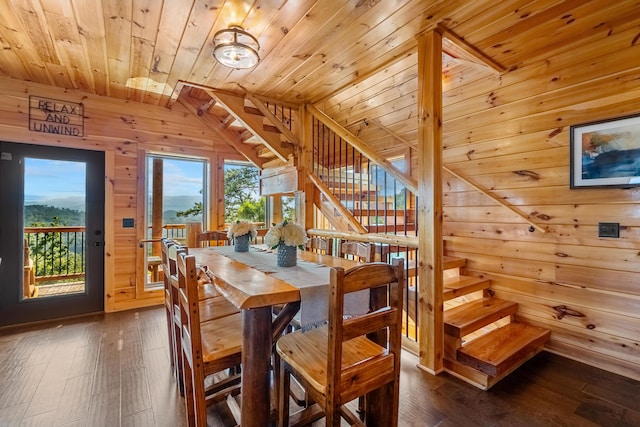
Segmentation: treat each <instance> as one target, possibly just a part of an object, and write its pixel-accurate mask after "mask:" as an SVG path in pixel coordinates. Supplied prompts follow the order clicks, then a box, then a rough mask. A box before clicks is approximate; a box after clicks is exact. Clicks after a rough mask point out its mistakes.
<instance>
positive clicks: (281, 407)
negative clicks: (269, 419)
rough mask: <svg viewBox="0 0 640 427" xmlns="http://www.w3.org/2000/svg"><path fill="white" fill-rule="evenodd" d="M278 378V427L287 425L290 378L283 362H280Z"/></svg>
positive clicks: (286, 426)
mask: <svg viewBox="0 0 640 427" xmlns="http://www.w3.org/2000/svg"><path fill="white" fill-rule="evenodd" d="M279 371H280V372H279V377H280V379H279V380H278V425H279V426H280V427H288V426H289V387H290V386H291V382H290V381H291V378H290V377H289V372H288V371H287V368H286V366H285V364H284V362H281V363H280V368H279Z"/></svg>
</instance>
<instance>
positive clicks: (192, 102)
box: [178, 97, 265, 169]
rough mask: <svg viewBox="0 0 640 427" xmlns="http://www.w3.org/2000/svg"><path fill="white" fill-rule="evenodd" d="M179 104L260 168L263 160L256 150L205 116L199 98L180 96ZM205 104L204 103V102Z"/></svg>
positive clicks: (235, 134)
mask: <svg viewBox="0 0 640 427" xmlns="http://www.w3.org/2000/svg"><path fill="white" fill-rule="evenodd" d="M178 102H179V103H180V105H182V106H183V107H184V108H185V109H186V110H187V111H188V112H190V113H192V114H193V115H194V116H196V117H198V118H199V119H200V121H201V122H202V124H203V125H204V126H206V127H207V128H208V129H211V130H212V131H213V132H215V133H216V134H217V135H218V136H220V138H221V139H222V140H223V141H224V142H226V143H227V144H229V145H230V146H231V147H233V148H234V149H235V150H236V151H237V152H238V153H240V154H241V155H242V156H244V157H245V158H246V159H247V160H249V161H250V162H251V163H253V164H254V165H256V166H258V167H259V168H261V169H262V166H263V164H264V162H265V160H264V159H262V158H260V157H258V155H257V154H256V152H255V151H254V150H253V148H251V147H250V146H249V145H247V144H244V143H243V142H242V139H241V138H240V136H239V135H238V134H237V133H235V132H233V131H230V130H229V129H227V128H225V127H224V126H223V125H222V124H221V123H220V122H218V121H217V120H215V119H211V118H209V117H207V115H206V114H204V112H205V111H206V110H203V109H202V106H203V103H202V101H200V100H197V99H193V98H190V97H181V98H179V99H178ZM204 105H206V103H205V104H204Z"/></svg>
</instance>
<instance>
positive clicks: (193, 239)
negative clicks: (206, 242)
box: [187, 222, 202, 248]
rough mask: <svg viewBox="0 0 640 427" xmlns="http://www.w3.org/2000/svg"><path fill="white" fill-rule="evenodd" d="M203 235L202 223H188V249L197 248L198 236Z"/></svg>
mask: <svg viewBox="0 0 640 427" xmlns="http://www.w3.org/2000/svg"><path fill="white" fill-rule="evenodd" d="M200 233H202V223H200V222H188V223H187V247H189V248H195V247H197V236H198V234H200Z"/></svg>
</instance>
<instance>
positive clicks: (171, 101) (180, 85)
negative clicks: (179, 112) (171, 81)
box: [167, 80, 185, 108]
mask: <svg viewBox="0 0 640 427" xmlns="http://www.w3.org/2000/svg"><path fill="white" fill-rule="evenodd" d="M184 87H185V82H183V81H182V80H178V83H177V84H176V87H175V88H173V92H171V97H170V98H169V101H168V102H167V108H171V106H172V105H173V104H175V102H176V101H177V100H178V98H179V97H180V93H181V92H182V89H183V88H184Z"/></svg>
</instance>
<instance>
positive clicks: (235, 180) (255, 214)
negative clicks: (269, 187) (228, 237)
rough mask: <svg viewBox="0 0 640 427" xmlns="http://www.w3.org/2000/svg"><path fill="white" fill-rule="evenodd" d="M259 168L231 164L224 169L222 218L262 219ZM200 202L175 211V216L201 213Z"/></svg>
mask: <svg viewBox="0 0 640 427" xmlns="http://www.w3.org/2000/svg"><path fill="white" fill-rule="evenodd" d="M259 190H260V170H259V169H258V168H256V167H253V166H232V167H228V168H225V171H224V220H225V222H231V221H235V220H238V219H246V220H249V221H264V217H265V202H264V198H263V197H260V192H259ZM202 209H203V208H202V202H196V203H195V204H194V205H193V206H192V207H191V208H189V209H187V210H184V211H179V212H176V216H177V217H188V216H197V215H199V214H201V213H202Z"/></svg>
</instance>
